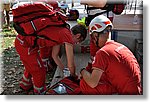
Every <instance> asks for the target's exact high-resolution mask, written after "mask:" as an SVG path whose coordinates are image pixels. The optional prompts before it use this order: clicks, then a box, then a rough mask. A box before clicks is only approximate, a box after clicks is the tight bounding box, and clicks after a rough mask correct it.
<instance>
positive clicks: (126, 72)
mask: <svg viewBox="0 0 150 102" xmlns="http://www.w3.org/2000/svg"><path fill="white" fill-rule="evenodd" d="M112 27H113V25H112V23H111V21H110V20H109V19H108V18H107V17H105V16H102V15H100V16H97V17H95V18H94V19H93V20H92V21H91V23H90V25H89V33H90V34H91V36H92V40H93V41H94V43H95V45H97V46H98V47H99V50H98V51H97V52H96V55H95V57H94V61H93V62H92V72H91V73H90V72H88V71H86V69H85V68H83V69H81V71H80V73H81V76H82V79H81V81H80V88H81V91H82V93H83V94H96V95H98V94H104V95H106V94H116V93H117V94H125V95H129V94H132V95H136V94H142V87H141V72H140V67H139V64H138V62H137V60H136V58H135V57H134V55H133V54H132V52H131V51H130V50H129V49H128V48H127V47H126V46H124V45H122V44H120V43H117V42H115V41H112V40H110V35H111V29H112Z"/></svg>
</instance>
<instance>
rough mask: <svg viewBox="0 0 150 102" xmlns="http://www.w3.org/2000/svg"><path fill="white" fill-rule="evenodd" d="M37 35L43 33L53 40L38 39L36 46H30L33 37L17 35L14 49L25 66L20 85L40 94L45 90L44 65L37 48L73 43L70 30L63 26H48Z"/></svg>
mask: <svg viewBox="0 0 150 102" xmlns="http://www.w3.org/2000/svg"><path fill="white" fill-rule="evenodd" d="M39 35H45V36H47V37H48V38H50V39H52V40H53V41H52V40H46V39H38V40H37V46H36V47H35V48H32V47H31V46H30V45H33V43H34V40H33V39H34V37H25V36H21V35H18V36H17V37H16V40H15V47H16V50H17V52H18V54H19V55H20V59H21V60H22V62H23V64H24V66H25V70H24V74H23V77H22V81H21V83H20V86H21V87H22V88H23V89H25V90H28V89H30V88H31V87H34V92H35V93H36V94H42V93H44V91H45V90H46V86H45V76H46V68H45V67H44V65H43V63H42V60H41V58H40V55H39V48H43V47H53V46H55V45H58V44H60V45H61V44H64V43H70V44H73V39H72V35H71V32H70V30H69V29H67V28H64V27H49V28H46V29H44V30H42V31H41V32H40V33H39ZM54 41H55V42H54Z"/></svg>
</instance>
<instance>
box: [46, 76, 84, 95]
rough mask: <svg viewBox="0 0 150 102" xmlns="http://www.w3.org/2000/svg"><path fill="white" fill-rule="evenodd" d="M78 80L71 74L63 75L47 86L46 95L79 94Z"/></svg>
mask: <svg viewBox="0 0 150 102" xmlns="http://www.w3.org/2000/svg"><path fill="white" fill-rule="evenodd" d="M79 82H80V80H77V79H75V78H73V77H71V76H68V77H65V78H63V79H62V80H60V81H59V82H57V83H56V84H54V85H53V86H52V87H48V88H47V91H46V93H45V94H46V95H81V94H82V92H81V90H80V86H79Z"/></svg>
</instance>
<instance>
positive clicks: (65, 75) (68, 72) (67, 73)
mask: <svg viewBox="0 0 150 102" xmlns="http://www.w3.org/2000/svg"><path fill="white" fill-rule="evenodd" d="M63 74H64V77H68V76H70V71H69V68H64V69H63Z"/></svg>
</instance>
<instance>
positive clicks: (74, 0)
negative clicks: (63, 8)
mask: <svg viewBox="0 0 150 102" xmlns="http://www.w3.org/2000/svg"><path fill="white" fill-rule="evenodd" d="M80 2H81V0H66V4H71V3H80Z"/></svg>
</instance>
